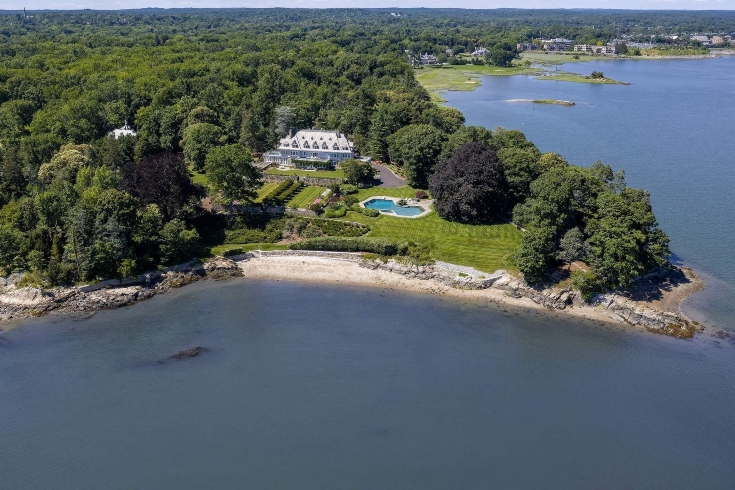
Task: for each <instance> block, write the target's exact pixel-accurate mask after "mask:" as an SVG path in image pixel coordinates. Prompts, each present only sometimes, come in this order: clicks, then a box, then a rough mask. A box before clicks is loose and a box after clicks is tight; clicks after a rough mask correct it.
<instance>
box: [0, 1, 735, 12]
mask: <svg viewBox="0 0 735 490" xmlns="http://www.w3.org/2000/svg"><path fill="white" fill-rule="evenodd" d="M23 7H25V8H26V9H28V10H34V9H35V10H41V9H85V8H89V9H99V10H102V9H110V10H117V9H130V8H145V7H161V8H176V7H178V8H187V7H207V8H213V7H227V8H247V7H258V8H262V7H302V8H329V7H370V8H377V7H380V8H391V7H395V8H411V7H426V8H432V7H433V8H445V7H449V8H485V9H491V8H602V9H611V8H612V9H646V10H648V9H650V10H660V9H665V10H735V0H556V1H554V2H549V1H548V0H464V1H463V2H457V1H456V0H288V1H286V0H258V1H252V0H16V1H11V0H0V9H3V10H19V9H22V8H23Z"/></svg>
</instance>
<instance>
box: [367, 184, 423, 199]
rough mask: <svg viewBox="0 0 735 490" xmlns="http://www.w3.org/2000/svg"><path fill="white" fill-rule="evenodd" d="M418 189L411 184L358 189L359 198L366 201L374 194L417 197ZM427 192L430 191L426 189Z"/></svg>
mask: <svg viewBox="0 0 735 490" xmlns="http://www.w3.org/2000/svg"><path fill="white" fill-rule="evenodd" d="M417 190H418V189H414V188H413V187H410V186H407V185H406V186H403V187H394V188H386V187H368V188H367V189H359V190H358V191H357V198H358V199H359V200H360V201H364V200H365V199H367V198H368V197H373V196H388V197H404V198H409V197H416V191H417ZM425 192H426V193H427V194H428V193H429V191H425Z"/></svg>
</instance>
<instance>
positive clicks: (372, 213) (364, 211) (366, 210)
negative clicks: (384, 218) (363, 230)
mask: <svg viewBox="0 0 735 490" xmlns="http://www.w3.org/2000/svg"><path fill="white" fill-rule="evenodd" d="M362 214H364V215H365V216H367V217H368V218H377V217H378V216H380V211H378V210H377V209H370V208H363V209H362Z"/></svg>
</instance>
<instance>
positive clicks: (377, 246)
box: [289, 237, 407, 255]
mask: <svg viewBox="0 0 735 490" xmlns="http://www.w3.org/2000/svg"><path fill="white" fill-rule="evenodd" d="M406 247H407V246H406V245H405V244H398V243H394V242H391V241H390V240H386V239H384V238H363V237H355V238H333V237H321V238H309V239H308V240H302V241H300V242H295V243H292V244H291V245H289V248H290V249H291V250H328V251H339V252H371V253H374V254H378V255H399V254H401V253H405V252H406V250H405V249H406Z"/></svg>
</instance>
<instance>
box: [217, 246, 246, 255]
mask: <svg viewBox="0 0 735 490" xmlns="http://www.w3.org/2000/svg"><path fill="white" fill-rule="evenodd" d="M241 253H243V249H242V248H239V247H238V248H231V249H229V250H225V251H224V252H222V256H223V257H232V256H233V255H240V254H241Z"/></svg>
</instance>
